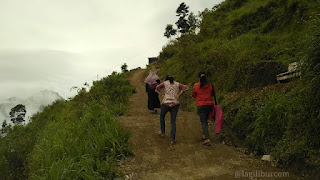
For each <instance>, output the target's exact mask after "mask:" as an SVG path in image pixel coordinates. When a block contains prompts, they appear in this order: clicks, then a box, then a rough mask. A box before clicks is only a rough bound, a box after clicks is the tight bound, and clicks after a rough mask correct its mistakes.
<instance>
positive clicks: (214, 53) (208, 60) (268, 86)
mask: <svg viewBox="0 0 320 180" xmlns="http://www.w3.org/2000/svg"><path fill="white" fill-rule="evenodd" d="M319 7H320V3H319V1H318V0H312V1H309V0H226V1H224V2H222V3H221V4H218V5H216V6H214V7H213V8H212V9H206V10H205V11H203V12H202V13H201V17H202V18H201V22H200V31H199V32H198V33H197V32H194V31H188V32H187V33H184V34H183V35H181V37H178V38H177V39H174V40H171V41H170V42H169V43H168V44H167V45H166V46H165V47H164V48H163V49H162V51H161V53H160V62H159V63H157V64H154V65H155V66H158V67H159V68H160V73H161V75H162V76H164V75H165V74H167V73H169V74H172V75H173V76H174V77H175V78H176V79H177V80H178V81H179V82H183V83H186V84H188V85H189V86H190V87H192V85H193V83H195V82H197V81H198V78H197V73H198V72H199V71H200V70H204V71H206V72H207V74H208V78H209V79H210V81H212V82H213V83H214V84H215V86H216V90H217V94H218V102H220V103H221V104H222V107H223V109H224V111H225V115H226V124H227V126H228V127H229V128H231V129H232V131H233V133H235V134H236V135H237V137H238V138H240V139H241V140H243V141H244V142H245V143H246V144H247V146H248V147H249V150H250V151H251V152H253V154H256V155H263V154H272V155H273V157H275V162H276V164H277V165H279V166H282V167H290V168H292V169H293V166H297V170H298V171H300V172H302V171H303V170H305V171H312V172H313V173H316V172H318V171H317V170H319V167H320V163H319V160H320V159H319V157H320V156H319V155H320V152H319V148H320V141H319V137H320V131H319V128H320V114H319V107H320V94H319V90H318V89H319V84H320V82H319V80H320V78H319V71H320V69H319V68H320V65H319V62H320V60H319V57H320V56H319V53H320V46H319V44H320V42H319V41H320V38H319V37H320V36H319V28H320V16H319V13H320V10H319ZM292 62H298V64H299V70H300V71H302V77H301V79H299V80H294V81H292V82H289V83H286V84H277V80H276V75H277V74H279V73H282V72H285V71H287V67H288V64H289V63H292ZM188 93H191V92H188ZM189 97H191V96H184V97H183V99H182V101H183V103H182V104H183V105H184V108H185V109H186V110H190V111H195V105H194V104H195V103H194V102H193V99H191V98H189ZM312 172H311V173H312Z"/></svg>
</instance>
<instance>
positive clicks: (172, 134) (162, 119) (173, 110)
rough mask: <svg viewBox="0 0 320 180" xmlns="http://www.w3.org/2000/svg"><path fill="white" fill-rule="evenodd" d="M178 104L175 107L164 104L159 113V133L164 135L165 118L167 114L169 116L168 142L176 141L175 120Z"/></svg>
mask: <svg viewBox="0 0 320 180" xmlns="http://www.w3.org/2000/svg"><path fill="white" fill-rule="evenodd" d="M179 107H180V104H177V105H175V106H172V107H169V106H166V105H164V104H162V105H161V112H160V130H161V133H165V132H166V131H165V130H166V126H165V117H166V114H167V112H170V115H171V131H170V140H171V141H174V140H175V139H176V118H177V114H178V110H179Z"/></svg>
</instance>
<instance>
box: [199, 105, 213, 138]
mask: <svg viewBox="0 0 320 180" xmlns="http://www.w3.org/2000/svg"><path fill="white" fill-rule="evenodd" d="M212 110H213V105H203V106H198V115H199V117H200V122H201V127H202V132H203V135H204V136H205V138H206V139H209V130H208V115H209V114H210V112H211V111H212Z"/></svg>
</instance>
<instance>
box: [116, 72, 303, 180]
mask: <svg viewBox="0 0 320 180" xmlns="http://www.w3.org/2000/svg"><path fill="white" fill-rule="evenodd" d="M129 78H130V82H131V84H132V85H133V86H135V87H136V90H137V93H136V94H134V95H133V96H132V97H131V98H130V102H131V110H130V112H129V114H128V115H126V116H122V117H119V118H118V119H119V121H120V123H121V125H122V126H123V127H124V128H125V129H127V130H130V131H131V132H132V137H131V139H130V141H129V143H130V145H131V147H132V148H133V152H134V156H133V157H129V158H126V160H124V161H122V162H121V163H120V165H119V170H121V171H123V172H125V174H127V175H128V176H129V177H130V178H129V179H146V180H150V179H161V180H162V179H164V180H167V179H203V180H204V179H219V180H220V179H222V180H224V179H235V178H241V179H249V178H250V175H251V176H255V175H256V176H266V173H269V175H270V173H272V172H277V173H280V172H286V171H285V170H281V169H276V168H274V167H272V166H271V165H269V164H268V163H265V162H262V161H261V160H260V159H257V158H255V157H252V156H250V155H245V154H243V153H241V152H238V151H235V150H234V149H233V148H232V147H229V146H226V145H224V144H222V143H220V141H219V140H218V137H217V135H215V134H214V133H213V132H214V131H213V130H214V129H213V126H210V129H209V130H210V131H209V132H210V135H211V141H212V146H209V147H208V146H203V145H201V144H200V138H201V136H202V131H201V127H200V120H199V117H198V116H197V114H196V113H192V112H184V111H182V110H181V109H180V110H179V112H178V116H177V120H176V123H177V133H176V141H177V143H176V144H175V145H173V146H170V143H169V133H170V113H168V114H167V116H166V137H165V138H160V137H159V136H158V134H157V132H158V131H159V129H160V125H159V114H157V115H155V114H151V113H150V112H149V111H148V109H147V95H146V93H145V89H144V88H145V86H144V82H143V81H144V79H145V70H143V69H142V70H138V71H136V72H135V73H133V74H132V76H131V77H129ZM249 173H253V174H249ZM278 175H279V174H278ZM280 175H282V174H280ZM285 175H286V174H285ZM272 176H273V177H268V178H264V177H255V178H256V179H268V180H270V179H298V178H297V177H296V176H295V175H294V174H292V173H289V176H290V177H288V178H275V175H272ZM255 178H253V179H255ZM251 179H252V178H251Z"/></svg>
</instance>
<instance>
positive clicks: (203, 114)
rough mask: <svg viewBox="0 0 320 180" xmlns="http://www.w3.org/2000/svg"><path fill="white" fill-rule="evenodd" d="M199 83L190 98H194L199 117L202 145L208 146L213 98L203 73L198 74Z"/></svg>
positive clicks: (213, 93)
mask: <svg viewBox="0 0 320 180" xmlns="http://www.w3.org/2000/svg"><path fill="white" fill-rule="evenodd" d="M198 77H199V82H197V83H196V84H195V85H194V86H193V92H192V97H194V98H196V104H197V111H198V115H199V117H200V122H201V127H202V132H203V137H202V139H203V141H202V142H201V143H202V144H203V145H210V139H209V138H210V137H209V131H208V115H209V113H210V112H211V111H212V110H213V108H214V107H213V105H214V102H213V100H212V97H214V96H215V90H214V88H213V85H212V84H211V83H209V82H207V79H206V74H205V72H203V71H200V72H199V73H198Z"/></svg>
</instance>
